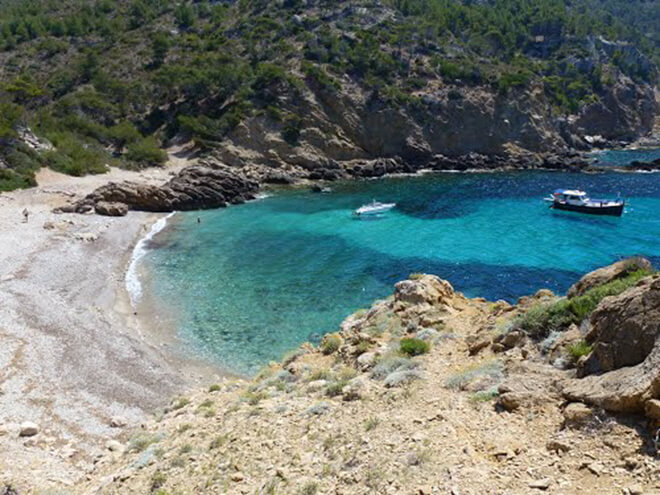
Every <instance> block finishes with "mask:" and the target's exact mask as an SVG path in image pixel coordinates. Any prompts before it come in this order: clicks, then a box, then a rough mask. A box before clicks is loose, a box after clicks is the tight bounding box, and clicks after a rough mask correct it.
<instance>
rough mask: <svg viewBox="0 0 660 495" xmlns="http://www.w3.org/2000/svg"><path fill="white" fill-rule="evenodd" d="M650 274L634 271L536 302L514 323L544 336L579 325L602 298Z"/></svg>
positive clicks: (532, 332)
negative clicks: (577, 292)
mask: <svg viewBox="0 0 660 495" xmlns="http://www.w3.org/2000/svg"><path fill="white" fill-rule="evenodd" d="M651 273H652V272H650V271H647V270H637V271H634V272H632V273H630V274H628V275H627V276H625V277H623V278H620V279H617V280H613V281H611V282H608V283H606V284H603V285H601V286H598V287H594V288H593V289H590V290H588V291H587V292H586V293H584V294H583V295H581V296H576V297H572V298H570V299H560V300H559V301H556V302H554V303H549V304H538V305H536V306H533V307H532V308H530V309H529V310H527V312H526V313H525V314H524V315H523V316H522V317H521V318H520V319H519V320H518V321H517V322H516V326H518V327H519V328H521V329H523V330H524V331H525V332H527V333H528V334H529V335H530V336H532V337H534V338H538V339H542V338H545V337H547V336H548V335H549V334H550V333H551V332H557V331H562V330H564V329H566V328H567V327H568V326H569V325H571V324H573V323H575V324H579V323H580V322H582V320H584V319H585V318H586V317H588V316H589V315H590V314H591V312H592V311H593V310H594V309H596V306H598V303H599V302H600V301H601V300H602V299H603V298H605V297H607V296H614V295H617V294H620V293H622V292H623V291H624V290H626V289H628V288H630V287H632V286H633V285H635V284H636V283H637V282H638V281H639V280H640V279H642V278H644V277H646V276H648V275H650V274H651Z"/></svg>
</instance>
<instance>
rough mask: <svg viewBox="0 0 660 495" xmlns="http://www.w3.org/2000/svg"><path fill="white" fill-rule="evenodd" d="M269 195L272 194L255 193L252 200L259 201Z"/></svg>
mask: <svg viewBox="0 0 660 495" xmlns="http://www.w3.org/2000/svg"><path fill="white" fill-rule="evenodd" d="M271 196H272V194H268V193H259V194H255V196H254V199H253V200H252V201H259V200H260V199H266V198H270V197H271Z"/></svg>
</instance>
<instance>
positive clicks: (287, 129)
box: [282, 114, 302, 146]
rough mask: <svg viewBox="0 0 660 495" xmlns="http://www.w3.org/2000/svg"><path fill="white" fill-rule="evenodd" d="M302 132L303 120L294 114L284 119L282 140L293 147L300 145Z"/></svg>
mask: <svg viewBox="0 0 660 495" xmlns="http://www.w3.org/2000/svg"><path fill="white" fill-rule="evenodd" d="M301 130H302V119H301V118H300V117H298V116H297V115H294V114H289V115H287V116H286V117H284V127H283V128H282V139H284V140H285V141H286V142H287V143H289V144H290V145H291V146H295V145H296V144H298V138H299V137H300V131H301Z"/></svg>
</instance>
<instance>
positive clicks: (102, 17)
mask: <svg viewBox="0 0 660 495" xmlns="http://www.w3.org/2000/svg"><path fill="white" fill-rule="evenodd" d="M632 3H633V4H634V5H631V2H628V1H622V0H575V1H571V2H568V1H563V0H544V1H543V2H535V1H531V0H508V1H504V0H492V1H488V2H468V1H465V2H459V1H452V0H431V1H422V0H397V1H383V2H381V1H361V0H352V1H346V2H337V1H307V2H299V1H296V0H285V1H284V2H281V1H280V2H270V1H251V0H241V1H239V2H209V1H199V2H181V3H179V4H177V5H174V4H172V3H171V2H164V1H160V0H132V1H116V2H113V1H110V0H98V1H91V0H78V1H75V2H56V1H54V0H28V1H17V0H2V1H0V49H1V50H2V51H0V62H1V65H0V67H1V69H0V95H1V97H2V98H1V100H0V101H2V103H0V105H1V106H2V107H1V108H0V190H3V189H4V190H6V189H12V188H16V187H27V186H30V185H34V170H35V169H37V168H38V167H40V166H42V165H48V166H50V167H52V168H53V169H55V170H59V171H64V172H66V173H70V174H74V175H83V174H86V173H100V172H103V171H104V170H105V168H106V164H110V165H119V166H122V167H128V168H136V167H144V166H149V165H155V164H159V163H162V161H163V160H164V159H165V154H164V153H163V152H162V151H161V148H162V147H164V146H168V145H170V144H172V143H174V142H181V141H187V140H189V139H192V140H194V142H195V143H196V144H197V145H198V146H199V148H201V149H203V150H207V151H208V150H210V151H213V152H214V153H215V154H216V156H217V158H219V159H220V160H222V161H223V162H225V163H227V164H228V165H230V166H234V167H248V169H249V168H250V167H254V166H255V165H256V166H258V167H261V168H260V169H259V170H257V171H253V172H254V173H253V174H252V175H256V176H257V178H259V179H262V180H271V181H289V180H293V179H295V178H298V177H309V178H327V179H332V178H336V177H340V176H343V175H345V174H346V173H348V174H349V175H351V174H352V175H355V174H357V175H370V174H372V173H374V172H373V169H374V167H376V168H377V169H378V168H381V169H384V170H386V171H389V170H396V169H401V168H402V167H404V168H405V167H412V168H413V169H414V168H416V167H419V166H422V165H424V164H428V163H429V162H434V161H435V163H436V164H437V163H438V162H442V161H443V160H447V164H446V167H451V166H454V164H455V160H456V157H461V156H464V155H466V154H468V153H478V154H481V155H483V156H486V157H491V158H492V157H504V159H508V157H512V156H514V157H515V156H523V157H526V158H525V159H526V160H528V155H527V154H525V152H526V151H531V152H534V153H537V152H543V153H548V152H555V153H556V152H560V153H561V152H565V151H568V150H570V149H572V148H577V149H580V148H585V147H589V146H591V145H592V144H593V143H596V144H598V143H600V144H606V143H612V142H620V141H631V140H634V139H636V138H638V137H639V136H641V135H644V134H646V133H648V132H650V131H651V129H652V128H653V124H654V116H655V114H656V103H655V99H654V91H653V88H654V86H655V83H656V82H657V70H656V66H657V63H658V60H659V58H658V57H659V55H658V32H657V26H658V24H659V19H658V11H657V8H654V5H653V2H652V1H642V0H634V2H632ZM25 127H29V128H30V129H31V130H32V131H33V132H34V133H35V134H36V135H37V136H38V137H39V138H41V140H42V141H41V144H39V145H37V144H35V143H37V140H36V139H34V137H33V136H31V135H29V134H26V133H25V131H24V128H25ZM491 158H489V159H491ZM376 159H390V160H394V162H385V163H384V164H383V163H381V162H377V163H375V164H374V162H373V160H376ZM452 160H454V161H452ZM486 161H488V160H486ZM501 161H502V159H500V160H499V161H497V163H501ZM480 163H483V159H481V162H480V161H479V160H477V161H476V162H475V164H476V165H479V164H480ZM541 163H542V162H541ZM532 164H533V163H532ZM273 167H275V168H278V169H279V170H278V172H277V173H275V174H272V173H271V172H269V170H271V169H272V168H273ZM264 168H265V170H266V171H264ZM365 169H366V171H365ZM248 172H250V171H249V170H248Z"/></svg>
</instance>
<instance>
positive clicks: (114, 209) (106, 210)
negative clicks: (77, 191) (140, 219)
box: [94, 201, 128, 217]
mask: <svg viewBox="0 0 660 495" xmlns="http://www.w3.org/2000/svg"><path fill="white" fill-rule="evenodd" d="M94 211H95V212H96V213H97V214H98V215H105V216H107V217H123V216H124V215H126V214H127V213H128V206H127V205H126V204H124V203H108V202H107V201H99V202H98V203H96V205H94Z"/></svg>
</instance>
